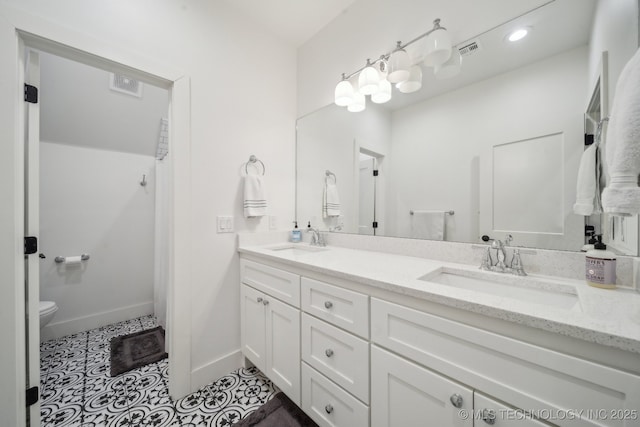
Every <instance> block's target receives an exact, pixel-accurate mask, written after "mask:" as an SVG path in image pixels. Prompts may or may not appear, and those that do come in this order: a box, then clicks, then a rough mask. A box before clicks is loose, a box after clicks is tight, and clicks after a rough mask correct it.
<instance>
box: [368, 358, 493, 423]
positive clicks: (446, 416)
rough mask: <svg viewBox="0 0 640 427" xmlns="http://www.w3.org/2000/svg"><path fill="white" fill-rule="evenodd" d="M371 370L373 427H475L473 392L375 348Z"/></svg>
mask: <svg viewBox="0 0 640 427" xmlns="http://www.w3.org/2000/svg"><path fill="white" fill-rule="evenodd" d="M371 368H372V369H371V427H395V426H433V427H472V426H473V425H474V420H473V418H472V417H471V416H469V417H464V416H460V413H461V411H464V412H462V413H465V414H469V415H471V412H472V410H473V390H472V389H471V388H469V387H466V386H464V385H462V384H459V383H457V382H455V381H452V380H450V379H448V378H445V377H443V376H442V375H438V374H436V373H435V372H433V371H431V370H429V369H426V368H423V367H422V366H420V365H417V364H415V363H413V362H409V361H408V360H406V359H403V358H402V357H398V356H396V355H395V354H391V353H389V352H388V351H385V350H382V349H380V348H378V347H376V346H372V348H371ZM476 425H480V424H477V423H476ZM487 427H488V424H487Z"/></svg>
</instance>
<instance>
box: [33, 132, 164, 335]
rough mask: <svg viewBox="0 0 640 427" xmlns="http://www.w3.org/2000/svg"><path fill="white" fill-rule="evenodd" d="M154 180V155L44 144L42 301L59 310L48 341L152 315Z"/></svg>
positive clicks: (41, 200) (42, 145)
mask: <svg viewBox="0 0 640 427" xmlns="http://www.w3.org/2000/svg"><path fill="white" fill-rule="evenodd" d="M142 173H146V174H147V176H148V180H147V181H148V184H147V186H145V187H142V186H141V185H140V184H139V182H140V180H141V178H142ZM154 178H155V159H154V158H153V157H151V156H144V155H139V154H129V153H119V152H115V151H106V150H97V149H93V148H82V147H78V146H72V145H64V144H57V143H50V142H42V143H41V144H40V252H42V253H44V254H45V255H46V259H43V260H41V262H40V299H41V300H48V301H55V302H56V304H57V305H58V307H59V310H58V312H57V313H56V315H55V318H54V320H53V321H52V322H51V323H50V324H49V326H47V327H46V328H45V329H44V330H43V331H42V339H43V340H46V339H50V338H54V337H60V336H64V335H68V334H71V333H76V332H79V331H85V330H88V329H91V328H94V327H98V326H104V325H107V324H109V323H113V322H116V321H122V320H126V319H130V318H134V317H137V316H141V315H145V314H151V313H153V272H154V269H153V268H154V231H155V230H154V226H155V222H154V218H155V179H154ZM82 253H87V254H89V255H90V256H91V258H90V259H89V260H88V261H85V262H83V263H82V265H81V266H65V265H64V264H59V263H56V262H55V261H54V258H55V257H56V256H63V257H64V256H77V255H80V254H82Z"/></svg>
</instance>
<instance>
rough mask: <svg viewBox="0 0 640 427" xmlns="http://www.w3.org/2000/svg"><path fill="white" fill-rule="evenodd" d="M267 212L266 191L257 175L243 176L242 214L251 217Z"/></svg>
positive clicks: (260, 177)
mask: <svg viewBox="0 0 640 427" xmlns="http://www.w3.org/2000/svg"><path fill="white" fill-rule="evenodd" d="M266 214H267V192H266V189H265V186H264V182H263V180H262V176H259V175H247V176H245V177H244V216H245V218H251V217H256V216H264V215H266Z"/></svg>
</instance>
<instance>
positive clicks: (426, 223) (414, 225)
mask: <svg viewBox="0 0 640 427" xmlns="http://www.w3.org/2000/svg"><path fill="white" fill-rule="evenodd" d="M444 215H445V212H444V211H414V212H413V215H412V216H413V218H412V220H411V237H414V238H416V239H429V240H444Z"/></svg>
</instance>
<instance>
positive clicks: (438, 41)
mask: <svg viewBox="0 0 640 427" xmlns="http://www.w3.org/2000/svg"><path fill="white" fill-rule="evenodd" d="M425 37H426V38H427V40H426V43H427V50H426V52H425V55H424V58H423V61H424V65H426V66H429V67H434V72H436V77H438V74H439V75H440V77H438V78H446V75H448V74H450V75H449V77H452V76H454V75H455V74H457V73H458V72H459V71H460V64H461V62H462V61H461V58H460V53H459V52H458V50H457V49H452V47H451V38H450V37H449V34H448V33H447V29H446V28H444V27H442V26H440V19H436V20H434V21H433V28H432V29H430V30H429V31H427V32H426V33H424V34H422V35H420V36H418V37H416V38H415V39H413V40H411V41H409V42H407V43H405V44H402V42H400V41H399V42H397V45H396V47H395V49H394V50H393V51H392V52H389V53H385V54H383V55H380V57H379V58H378V59H376V60H375V61H373V62H372V61H371V60H370V59H367V64H366V65H365V66H364V67H362V68H360V69H358V70H356V71H354V72H353V73H351V74H342V80H341V81H340V82H339V83H338V85H337V86H336V89H335V94H334V101H335V103H336V105H339V106H341V107H344V106H346V107H347V109H348V110H349V111H352V112H358V111H363V110H364V109H365V108H366V98H365V95H370V96H371V101H372V102H374V103H377V104H382V103H384V102H387V101H389V100H390V99H391V93H392V85H391V83H395V86H396V89H397V90H398V91H400V92H402V93H411V92H415V91H418V90H420V88H422V68H421V66H420V65H419V64H414V63H413V61H412V60H411V58H410V57H409V54H408V53H407V51H406V50H405V48H406V47H407V46H409V45H411V44H413V43H415V42H417V41H418V40H421V39H423V38H425ZM452 52H453V55H452ZM450 58H453V62H452V64H448V62H447V61H449V59H450ZM438 70H440V71H438ZM445 70H446V71H445ZM355 76H357V84H356V83H351V81H350V79H351V78H354V77H355ZM354 82H355V80H354Z"/></svg>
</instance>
